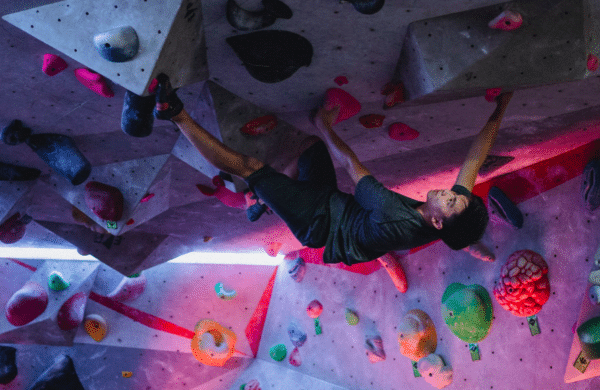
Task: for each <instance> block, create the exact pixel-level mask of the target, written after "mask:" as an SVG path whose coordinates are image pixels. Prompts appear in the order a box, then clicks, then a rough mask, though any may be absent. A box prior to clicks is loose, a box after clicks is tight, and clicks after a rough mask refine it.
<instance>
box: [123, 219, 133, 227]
mask: <svg viewBox="0 0 600 390" xmlns="http://www.w3.org/2000/svg"><path fill="white" fill-rule="evenodd" d="M134 223H135V220H134V219H133V218H131V219H130V220H129V221H127V222H125V225H127V226H131V225H133V224H134Z"/></svg>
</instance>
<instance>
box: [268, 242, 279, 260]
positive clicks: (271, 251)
mask: <svg viewBox="0 0 600 390" xmlns="http://www.w3.org/2000/svg"><path fill="white" fill-rule="evenodd" d="M282 246H283V244H282V243H280V242H277V241H275V242H269V243H267V246H266V247H265V251H266V252H267V255H269V256H271V257H275V256H277V254H278V253H279V250H280V249H281V247H282Z"/></svg>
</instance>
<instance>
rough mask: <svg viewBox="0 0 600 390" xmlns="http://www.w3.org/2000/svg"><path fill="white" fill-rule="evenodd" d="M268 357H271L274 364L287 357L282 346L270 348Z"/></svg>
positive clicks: (285, 350)
mask: <svg viewBox="0 0 600 390" xmlns="http://www.w3.org/2000/svg"><path fill="white" fill-rule="evenodd" d="M269 355H271V358H272V359H273V360H275V361H276V362H280V361H282V360H283V359H285V357H286V355H287V348H286V347H285V345H283V344H277V345H276V346H274V347H273V348H271V351H270V352H269Z"/></svg>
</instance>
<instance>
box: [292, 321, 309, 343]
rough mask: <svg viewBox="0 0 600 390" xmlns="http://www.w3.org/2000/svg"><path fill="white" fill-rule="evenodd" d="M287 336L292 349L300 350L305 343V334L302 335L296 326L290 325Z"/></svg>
mask: <svg viewBox="0 0 600 390" xmlns="http://www.w3.org/2000/svg"><path fill="white" fill-rule="evenodd" d="M288 334H289V336H290V340H291V341H292V344H294V347H297V348H300V347H301V346H303V345H304V343H305V342H306V338H307V336H306V333H304V332H303V331H302V330H300V328H299V327H298V326H297V325H296V324H291V325H290V326H289V327H288Z"/></svg>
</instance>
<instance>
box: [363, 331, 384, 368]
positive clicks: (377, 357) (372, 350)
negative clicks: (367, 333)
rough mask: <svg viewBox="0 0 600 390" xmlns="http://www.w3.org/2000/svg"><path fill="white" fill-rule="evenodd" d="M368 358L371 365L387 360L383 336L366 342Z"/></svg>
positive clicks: (371, 338) (374, 337)
mask: <svg viewBox="0 0 600 390" xmlns="http://www.w3.org/2000/svg"><path fill="white" fill-rule="evenodd" d="M365 344H366V348H367V356H368V357H369V360H370V361H371V363H377V362H380V361H382V360H385V351H384V350H383V340H382V339H381V336H372V337H367V340H366V343H365Z"/></svg>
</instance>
